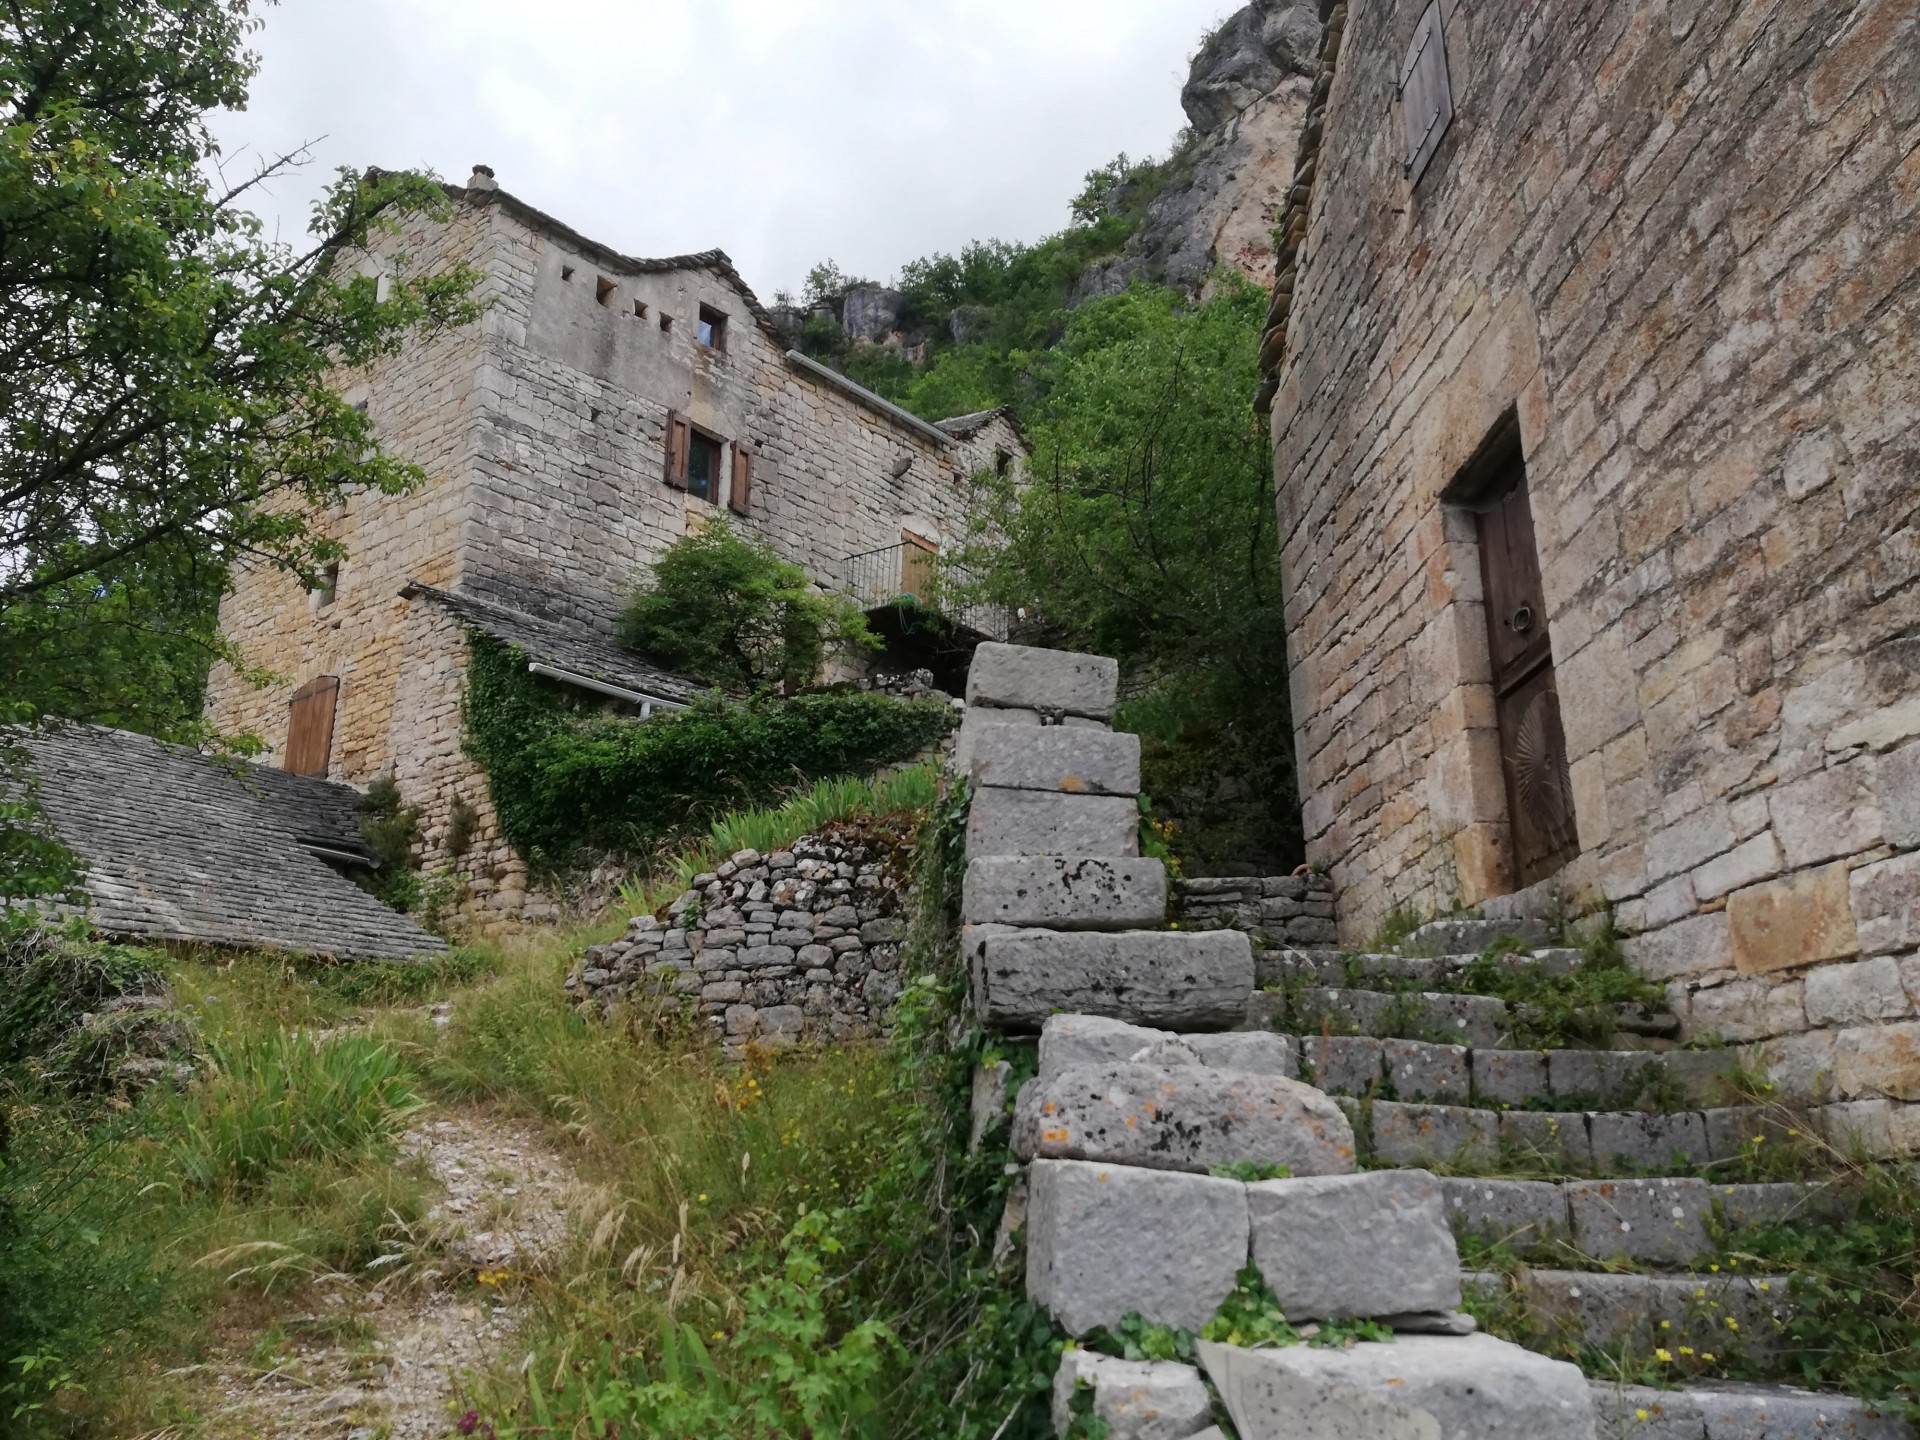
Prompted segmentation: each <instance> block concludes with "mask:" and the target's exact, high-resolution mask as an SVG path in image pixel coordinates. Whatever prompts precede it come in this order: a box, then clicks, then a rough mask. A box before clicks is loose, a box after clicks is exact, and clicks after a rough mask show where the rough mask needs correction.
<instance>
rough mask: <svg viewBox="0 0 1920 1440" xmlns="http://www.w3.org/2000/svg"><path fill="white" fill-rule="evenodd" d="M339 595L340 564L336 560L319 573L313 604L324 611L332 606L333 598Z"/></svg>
mask: <svg viewBox="0 0 1920 1440" xmlns="http://www.w3.org/2000/svg"><path fill="white" fill-rule="evenodd" d="M339 593H340V562H339V561H337V560H336V561H334V562H333V563H332V564H331V565H329V566H327V568H326V569H324V570H322V571H321V572H320V583H319V584H318V585H317V586H315V587H314V591H313V603H314V604H315V605H317V606H319V607H320V608H321V609H322V610H324V609H326V608H327V606H329V605H331V604H333V597H334V596H336V595H338V594H339Z"/></svg>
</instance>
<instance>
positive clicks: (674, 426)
mask: <svg viewBox="0 0 1920 1440" xmlns="http://www.w3.org/2000/svg"><path fill="white" fill-rule="evenodd" d="M692 443H693V422H692V421H691V420H689V419H687V417H686V416H684V415H682V414H681V413H680V412H679V411H678V410H669V411H668V412H667V484H669V485H671V486H673V487H674V488H675V489H677V490H684V489H686V488H687V453H688V451H689V449H690V448H691V446H692Z"/></svg>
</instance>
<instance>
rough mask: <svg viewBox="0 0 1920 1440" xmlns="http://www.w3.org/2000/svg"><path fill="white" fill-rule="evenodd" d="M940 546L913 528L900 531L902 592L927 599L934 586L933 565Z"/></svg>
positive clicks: (917, 598)
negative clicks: (916, 532)
mask: <svg viewBox="0 0 1920 1440" xmlns="http://www.w3.org/2000/svg"><path fill="white" fill-rule="evenodd" d="M939 553H940V547H939V546H938V545H936V544H934V542H933V541H931V540H929V539H927V537H926V536H924V535H916V534H914V533H913V531H911V530H902V531H901V532H900V593H901V594H902V595H911V596H913V597H914V598H915V599H916V600H925V599H926V598H927V592H928V591H929V590H931V589H932V588H933V566H934V560H935V557H936V556H938V555H939Z"/></svg>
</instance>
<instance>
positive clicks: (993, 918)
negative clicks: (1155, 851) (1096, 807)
mask: <svg viewBox="0 0 1920 1440" xmlns="http://www.w3.org/2000/svg"><path fill="white" fill-rule="evenodd" d="M960 909H961V916H962V918H963V919H964V920H966V922H967V923H968V924H970V925H1040V926H1047V927H1049V928H1051V929H1055V930H1126V929H1145V928H1151V927H1153V926H1156V925H1158V924H1160V923H1161V922H1162V921H1163V920H1165V919H1166V914H1167V867H1166V866H1165V865H1164V864H1163V863H1162V862H1160V861H1158V860H1105V859H1094V858H1091V857H1088V856H1065V855H1032V856H1006V855H983V856H981V857H979V858H978V859H975V860H971V861H969V862H968V863H967V874H966V879H965V881H964V883H963V885H962V890H961V902H960Z"/></svg>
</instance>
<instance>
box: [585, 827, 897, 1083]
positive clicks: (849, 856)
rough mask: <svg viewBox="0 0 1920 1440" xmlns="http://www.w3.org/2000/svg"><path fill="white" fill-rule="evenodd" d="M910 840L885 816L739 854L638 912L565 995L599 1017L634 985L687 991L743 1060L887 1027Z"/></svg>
mask: <svg viewBox="0 0 1920 1440" xmlns="http://www.w3.org/2000/svg"><path fill="white" fill-rule="evenodd" d="M910 848H911V840H910V838H909V837H907V836H903V835H901V834H899V833H898V832H896V831H892V830H889V829H887V828H886V827H884V826H882V825H878V824H848V825H843V826H836V827H833V828H832V829H830V830H827V831H824V832H822V833H820V834H817V835H808V836H804V837H802V838H801V839H799V840H796V841H795V842H794V843H793V844H792V845H791V846H790V847H789V848H787V849H785V850H780V851H776V852H774V853H773V854H770V855H762V854H760V852H759V851H757V850H742V851H740V852H738V853H737V854H735V855H734V856H733V857H732V858H731V859H730V860H728V861H727V862H726V863H725V864H724V865H722V866H720V867H719V869H717V870H715V871H713V872H711V873H709V874H705V875H699V876H696V877H694V883H693V888H692V889H690V890H688V891H686V892H685V893H684V894H682V895H681V896H680V898H679V899H677V900H675V901H674V902H673V904H671V905H670V906H668V907H667V910H666V914H665V915H664V916H658V915H640V916H636V917H635V918H634V919H633V921H632V923H631V924H630V925H629V926H628V927H627V933H626V934H625V935H623V936H622V937H621V938H620V939H618V940H615V941H612V942H611V943H609V944H606V945H596V946H594V947H593V948H592V949H590V950H588V951H587V952H586V954H585V955H584V956H583V957H582V958H581V963H580V964H579V965H578V966H576V967H575V969H574V972H573V974H571V975H570V976H568V977H567V991H568V994H569V995H571V996H572V997H573V999H574V1000H575V1002H576V1003H578V1004H581V1005H584V1006H591V1007H593V1008H594V1009H595V1010H596V1011H598V1012H600V1013H604V1012H605V1011H606V1010H607V1009H608V1008H610V1007H611V1006H613V1005H614V1004H617V1003H618V1002H620V1001H622V1000H625V999H628V998H630V997H632V996H635V995H636V994H638V995H641V996H645V995H648V994H666V995H677V996H680V997H682V998H683V1000H684V1002H685V1003H686V1004H688V1005H692V1006H696V1007H698V1010H699V1012H700V1013H701V1014H702V1015H704V1016H706V1017H707V1019H708V1022H709V1023H710V1024H711V1025H712V1027H713V1033H714V1038H715V1039H716V1040H718V1041H719V1042H720V1043H721V1045H722V1046H723V1047H724V1048H725V1049H726V1051H727V1053H728V1054H729V1055H733V1056H735V1057H738V1056H739V1055H741V1054H744V1053H745V1051H746V1048H747V1047H748V1045H750V1044H753V1045H760V1046H764V1047H766V1048H768V1049H784V1048H787V1047H789V1046H792V1045H797V1044H801V1043H803V1042H807V1043H811V1042H822V1041H839V1040H858V1039H869V1038H872V1037H875V1036H881V1035H885V1034H887V1033H888V1032H889V1030H890V1028H891V1024H892V1009H893V1004H894V1002H895V1001H896V1000H897V999H898V998H899V996H900V940H901V934H902V930H903V926H902V922H901V920H900V915H901V912H902V909H903V908H904V898H905V892H906V881H907V876H906V873H905V872H906V865H907V860H908V856H909V854H910Z"/></svg>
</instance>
